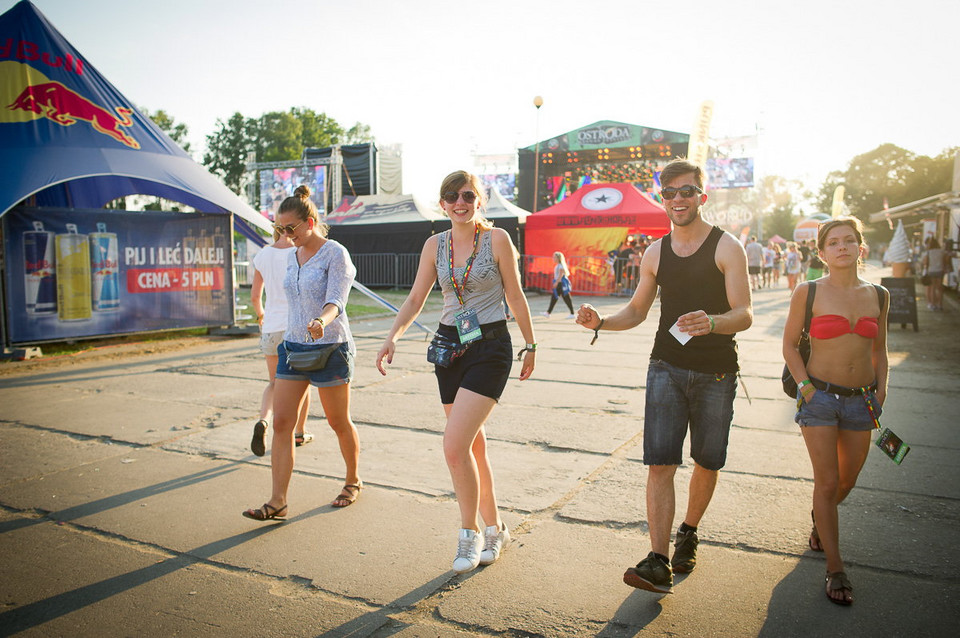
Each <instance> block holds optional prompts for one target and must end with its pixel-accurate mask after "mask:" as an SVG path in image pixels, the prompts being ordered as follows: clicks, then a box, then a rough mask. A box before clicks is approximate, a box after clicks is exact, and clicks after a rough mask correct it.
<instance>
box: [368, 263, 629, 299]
mask: <svg viewBox="0 0 960 638" xmlns="http://www.w3.org/2000/svg"><path fill="white" fill-rule="evenodd" d="M351 258H352V259H353V263H354V265H355V266H356V267H357V281H359V282H360V283H362V284H363V285H365V286H370V287H375V288H410V287H411V286H413V282H414V279H416V276H417V266H418V264H419V261H420V255H419V254H418V253H405V254H395V253H368V254H357V255H351ZM519 265H520V277H521V281H522V284H523V287H524V289H525V290H540V291H542V292H545V293H550V292H551V291H552V289H553V285H552V284H553V267H554V261H553V257H552V256H546V257H543V256H535V255H521V256H520V264H519ZM567 266H568V267H569V268H570V283H571V289H572V294H574V295H578V294H579V295H622V296H629V295H632V294H633V290H634V288H635V287H636V283H637V276H638V274H639V272H640V267H639V261H638V260H635V259H634V260H630V259H620V258H609V259H608V258H603V257H570V258H568V259H567Z"/></svg>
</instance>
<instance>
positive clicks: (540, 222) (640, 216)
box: [524, 184, 670, 293]
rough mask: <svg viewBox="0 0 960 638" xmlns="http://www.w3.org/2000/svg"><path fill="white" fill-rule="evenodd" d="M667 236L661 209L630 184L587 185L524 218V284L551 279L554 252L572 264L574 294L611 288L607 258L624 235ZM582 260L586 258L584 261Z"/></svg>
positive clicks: (535, 284)
mask: <svg viewBox="0 0 960 638" xmlns="http://www.w3.org/2000/svg"><path fill="white" fill-rule="evenodd" d="M668 232H670V218H669V217H667V213H666V211H664V209H663V206H661V205H660V204H659V203H657V202H655V201H654V200H653V199H651V198H650V197H649V196H648V195H646V194H644V193H641V192H640V191H639V190H638V189H637V188H636V187H634V186H633V185H631V184H587V185H586V186H583V187H582V188H580V189H579V190H577V192H575V193H574V194H573V195H571V196H570V197H567V198H566V199H564V200H563V201H561V202H560V203H558V204H554V205H553V206H551V207H549V208H546V209H544V210H542V211H539V212H537V213H534V214H532V215H530V216H529V217H527V222H526V229H525V231H524V241H525V244H524V254H525V255H526V258H527V261H526V263H525V274H526V282H527V286H528V287H540V288H542V287H543V286H542V285H540V284H539V283H537V282H542V281H543V280H544V278H545V277H547V287H549V279H550V278H552V276H553V253H554V252H555V251H560V252H562V253H563V254H564V255H565V256H566V257H567V261H568V263H570V264H571V269H572V270H574V272H572V276H573V279H572V283H573V288H574V290H575V291H580V292H589V291H595V292H598V293H603V292H607V291H609V290H611V289H612V286H613V282H614V273H613V269H612V268H611V265H610V264H609V263H608V261H607V259H608V257H607V255H608V253H609V252H610V251H611V250H615V249H616V248H618V247H619V246H620V244H621V243H622V242H623V240H624V239H625V238H626V237H627V236H628V235H634V236H639V235H648V236H651V237H661V236H663V235H665V234H666V233H668ZM583 258H586V259H583Z"/></svg>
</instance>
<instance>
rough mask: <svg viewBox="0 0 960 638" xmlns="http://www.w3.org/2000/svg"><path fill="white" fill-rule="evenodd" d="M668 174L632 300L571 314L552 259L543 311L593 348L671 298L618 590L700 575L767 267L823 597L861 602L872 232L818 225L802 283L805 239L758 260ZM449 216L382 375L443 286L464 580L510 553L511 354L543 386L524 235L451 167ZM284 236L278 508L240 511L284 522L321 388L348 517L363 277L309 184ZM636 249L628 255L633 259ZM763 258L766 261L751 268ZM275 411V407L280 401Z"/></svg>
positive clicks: (265, 269)
mask: <svg viewBox="0 0 960 638" xmlns="http://www.w3.org/2000/svg"><path fill="white" fill-rule="evenodd" d="M660 181H661V184H662V186H661V189H660V195H661V197H662V199H663V202H664V205H665V209H666V213H667V215H668V216H669V218H670V221H671V222H672V225H673V228H672V231H671V232H670V233H668V234H667V235H665V236H663V237H662V238H660V239H657V240H655V241H653V240H650V239H649V238H640V239H639V240H638V239H636V238H634V237H628V238H627V240H626V241H625V242H624V243H623V245H622V246H621V247H620V248H619V249H618V250H617V251H616V257H615V259H616V261H617V263H622V267H621V268H620V269H619V271H618V273H617V280H618V282H621V281H623V282H626V284H628V285H630V286H631V287H632V288H633V289H634V290H633V293H632V296H631V298H630V299H629V301H628V302H627V303H626V305H625V306H624V307H623V308H622V309H620V310H618V311H617V312H614V313H612V314H609V315H606V316H603V315H601V314H600V313H599V312H598V311H597V310H596V309H595V308H594V307H593V306H592V305H590V304H582V305H581V306H580V307H579V309H578V310H577V311H576V312H575V311H574V308H573V303H572V300H571V298H570V296H569V293H570V282H569V278H570V271H569V268H568V266H567V263H566V258H565V256H564V255H563V254H562V253H560V252H557V253H555V254H554V264H555V268H554V277H553V295H552V297H551V303H550V307H549V309H548V310H547V313H546V314H547V315H549V314H550V313H551V312H552V311H553V309H554V306H555V305H556V303H557V301H558V299H559V298H561V297H562V298H563V299H564V303H565V304H566V305H567V308H568V310H569V311H570V314H571V315H574V316H575V318H576V322H577V323H578V324H579V325H581V326H583V327H584V328H585V329H588V330H590V331H592V332H593V340H592V341H591V343H594V342H596V340H597V338H598V337H599V335H600V332H601V331H622V330H629V329H631V328H633V327H635V326H637V325H639V324H640V323H642V322H643V321H645V320H646V318H647V316H648V314H649V312H650V309H651V307H652V306H653V303H654V302H655V301H656V300H657V299H658V298H659V299H660V304H661V312H660V318H659V325H658V328H657V332H656V336H655V338H654V343H653V349H652V352H651V355H650V363H649V367H648V373H647V380H646V386H645V387H646V391H645V392H646V394H645V413H644V422H643V463H644V464H645V465H646V466H647V472H648V477H647V482H646V494H645V498H646V506H647V521H648V523H649V535H650V551H649V552H648V553H647V555H646V556H645V557H644V558H642V560H640V561H639V562H638V563H637V564H636V565H635V566H632V567H629V568H627V569H626V571H625V573H624V575H623V581H624V582H625V583H626V584H627V585H630V586H632V587H636V588H640V589H645V590H649V591H653V592H659V593H669V592H671V591H672V587H673V575H674V573H689V572H691V571H693V570H694V568H695V567H696V565H697V548H698V545H699V533H700V531H699V526H700V524H701V521H702V520H703V517H704V515H705V514H706V511H707V508H708V506H709V504H710V501H711V499H712V497H713V493H714V489H715V487H716V485H717V482H718V480H719V473H720V470H721V469H722V468H723V466H724V464H725V462H726V456H727V444H728V440H729V432H730V427H731V423H732V419H733V401H734V397H735V396H736V392H737V381H738V377H739V371H740V365H739V361H738V354H737V343H736V334H737V333H739V332H742V331H744V330H746V329H748V328H749V327H750V326H751V324H752V322H753V309H752V308H753V306H752V292H751V289H753V290H756V289H758V288H760V287H762V286H764V285H768V286H769V285H775V282H776V281H777V279H778V277H777V276H776V275H772V272H771V276H770V277H769V278H767V277H765V276H764V275H765V271H773V270H776V269H777V268H778V267H779V266H778V264H782V266H783V268H784V272H785V274H786V276H787V277H788V280H789V281H790V288H791V290H792V291H793V293H792V300H791V304H790V311H789V316H788V318H787V322H786V326H785V329H784V334H783V356H784V359H785V361H786V363H787V365H788V367H789V372H790V374H791V375H792V377H793V378H794V380H795V381H796V383H797V390H796V396H795V399H796V401H797V412H796V417H795V421H796V422H797V424H798V425H799V427H800V432H801V433H802V435H803V438H804V441H805V442H806V446H807V451H808V454H809V457H810V461H811V464H812V466H813V472H814V486H813V494H812V499H811V500H812V508H811V509H812V512H811V516H812V517H813V522H814V527H813V530H812V531H811V534H810V537H809V539H807V542H808V543H809V546H810V548H811V549H812V550H814V551H823V552H824V554H825V557H826V576H825V581H823V583H824V584H822V585H821V586H822V587H824V591H825V593H826V596H827V598H828V599H829V600H830V601H831V602H834V603H837V604H841V605H849V604H851V603H852V601H853V586H852V584H851V581H850V578H849V577H848V576H847V574H846V572H845V568H844V564H843V561H842V558H841V556H840V550H839V545H840V540H839V532H838V529H839V528H838V524H837V518H838V513H837V505H838V504H839V503H840V502H842V501H843V500H844V499H845V498H846V496H847V495H848V494H849V493H850V490H851V489H852V488H853V486H854V484H855V483H856V480H857V476H858V474H859V472H860V469H861V468H862V466H863V462H864V460H865V458H866V452H867V449H868V446H869V440H870V432H871V431H872V430H873V429H875V428H877V427H879V421H878V418H879V416H880V414H881V411H882V406H883V403H884V402H885V400H886V397H887V366H888V364H887V350H886V313H887V307H888V295H887V293H886V291H885V290H884V289H883V288H881V287H880V286H874V285H872V284H870V283H868V282H866V281H864V280H862V279H861V278H860V274H859V269H858V266H859V263H860V258H861V257H862V255H863V250H864V243H863V235H862V229H861V227H860V223H859V221H858V220H856V219H854V218H839V219H835V220H832V221H831V222H829V223H827V224H824V225H822V226H821V228H820V231H819V234H818V237H817V240H816V241H815V246H813V247H812V250H811V247H810V246H807V248H808V253H814V254H815V255H816V256H817V258H818V259H819V260H821V261H822V262H823V266H821V268H823V269H824V272H826V275H825V276H823V277H820V278H817V279H816V281H815V282H814V281H812V280H811V281H809V282H806V283H804V282H802V281H801V277H800V272H801V269H802V268H803V266H804V264H805V265H806V267H807V268H808V269H809V268H810V267H811V263H812V262H811V260H810V258H809V256H808V258H807V261H806V262H805V261H804V258H803V256H802V254H801V252H800V249H799V247H798V246H797V245H795V244H794V245H788V247H787V250H786V251H785V253H778V251H777V249H776V248H775V247H772V246H769V247H768V248H769V251H770V252H769V253H768V252H766V250H767V249H763V248H761V247H760V246H759V245H757V246H756V247H755V248H752V247H751V246H753V245H754V244H756V241H755V240H752V241H750V242H748V244H747V246H746V247H744V245H742V244H741V242H740V241H739V240H738V239H737V238H735V237H734V236H733V235H731V234H730V233H728V232H725V231H723V230H722V229H721V228H719V227H717V226H713V225H711V224H710V223H708V222H707V221H705V220H704V219H703V218H702V216H701V214H700V213H701V207H702V206H703V205H704V204H705V203H706V201H707V194H706V193H705V192H704V185H703V171H702V169H701V167H699V166H698V165H696V164H693V163H691V162H689V161H687V160H683V159H677V160H673V161H671V162H670V163H668V164H667V166H666V167H664V169H663V171H662V172H661V178H660ZM439 204H440V206H441V207H442V209H443V212H444V213H445V214H446V215H447V217H449V218H450V220H451V228H450V230H447V231H444V232H442V233H440V234H437V235H433V236H431V237H430V238H429V239H427V241H426V242H425V243H424V246H423V249H422V251H421V254H420V261H419V266H418V270H417V275H416V280H415V282H414V284H413V287H412V288H411V290H410V293H409V295H408V296H407V298H406V300H405V301H404V303H403V304H402V306H401V307H400V309H399V311H398V313H397V316H396V318H395V320H394V322H393V325H392V327H391V328H390V330H389V331H388V333H387V335H386V338H385V339H384V342H383V344H382V346H381V347H380V349H379V350H378V352H377V353H376V357H375V361H374V364H375V365H376V367H377V369H378V370H379V371H380V373H381V374H384V375H386V374H387V373H388V369H389V366H390V365H391V364H392V363H393V362H394V359H395V357H396V356H397V349H396V345H397V342H398V341H399V339H400V338H401V337H402V336H403V334H404V333H405V332H406V330H407V329H408V328H409V327H410V325H411V324H412V323H413V322H414V320H415V319H416V318H417V317H418V316H419V314H420V313H421V311H422V309H423V307H424V304H425V302H426V299H427V297H428V295H429V293H430V291H431V289H432V288H433V287H434V285H435V284H436V283H437V282H439V284H440V288H441V290H442V296H443V308H442V312H441V317H440V321H439V325H438V327H437V330H436V333H435V335H434V338H433V340H432V341H431V343H430V345H429V346H428V347H427V353H426V355H427V360H428V361H430V362H431V363H433V364H434V373H435V376H436V380H437V386H438V393H439V398H440V405H441V407H442V410H443V414H444V416H445V419H446V422H445V426H444V434H443V454H444V458H445V461H446V465H447V468H448V470H449V473H450V477H451V481H452V483H453V489H454V493H455V496H456V502H457V506H458V509H459V519H460V520H459V528H458V531H457V537H456V552H455V556H454V560H453V565H452V567H453V570H454V571H456V572H458V573H464V572H468V571H470V570H473V569H475V568H477V567H478V566H479V565H490V564H492V563H494V562H495V561H497V560H498V558H499V557H500V555H501V553H502V552H503V551H504V550H505V549H506V548H507V547H508V545H509V543H510V531H509V529H508V528H507V525H506V524H505V523H504V522H503V519H502V518H501V516H500V511H499V507H498V503H497V497H496V489H495V480H494V471H493V463H492V460H491V458H490V451H489V448H488V446H487V437H486V431H485V424H486V422H487V419H488V418H489V416H490V414H491V413H492V411H493V409H494V408H495V406H496V405H497V403H498V401H499V399H500V396H501V394H502V393H503V391H504V388H505V387H506V385H507V383H508V382H509V379H510V375H511V370H512V363H513V361H514V359H516V360H518V361H520V371H519V380H520V381H521V382H522V381H525V380H527V379H529V378H530V377H531V375H532V374H533V372H534V369H535V365H536V357H537V341H536V336H535V333H534V323H533V321H532V319H531V313H530V308H529V306H528V304H527V300H526V298H525V296H524V293H523V290H522V288H521V284H520V273H519V270H518V266H517V260H518V257H519V255H518V253H517V250H516V248H515V247H514V245H513V243H512V241H511V239H510V236H509V235H508V234H507V233H506V232H504V231H503V230H501V229H498V228H495V227H494V226H493V225H492V224H491V223H490V222H489V221H488V220H487V219H486V218H485V217H484V214H483V210H484V204H485V194H484V189H483V188H482V185H481V183H480V180H479V179H478V178H477V177H476V176H475V175H472V174H470V173H467V172H465V171H456V172H454V173H451V174H450V175H448V176H447V177H446V178H444V180H443V181H442V183H441V186H440V189H439ZM275 227H276V230H277V232H278V237H277V243H276V244H275V246H274V248H275V254H274V255H273V256H271V258H270V260H269V261H270V262H271V263H272V262H276V264H273V265H271V266H267V263H268V260H267V259H266V258H264V259H262V260H260V261H258V262H257V268H258V273H261V277H262V278H263V281H264V285H265V287H266V288H267V304H266V309H267V312H266V313H264V312H263V308H262V307H261V305H260V299H259V289H258V291H257V293H258V295H257V297H258V298H257V300H256V301H255V308H256V310H257V314H258V317H259V316H264V323H263V331H264V338H263V340H262V343H263V345H262V348H263V351H264V354H265V355H266V356H267V357H268V358H267V362H268V365H275V366H276V369H275V371H274V372H273V375H272V389H271V393H272V401H273V405H272V412H273V424H272V427H273V437H272V444H271V470H272V471H271V486H270V497H269V499H268V500H267V501H266V502H265V503H264V504H263V505H262V506H261V507H259V508H255V509H248V510H246V511H244V512H243V515H244V516H246V517H248V518H252V519H255V520H258V521H268V520H274V519H282V518H284V517H285V516H286V515H287V514H288V511H289V505H288V503H287V491H288V487H289V483H290V480H291V476H292V471H293V464H294V449H295V447H296V438H295V433H296V431H297V428H298V427H302V422H301V417H302V415H303V410H304V409H305V406H306V405H307V401H308V390H309V387H310V386H311V385H312V386H314V387H316V388H317V390H318V394H319V398H320V402H321V404H322V406H323V410H324V413H325V415H326V418H327V421H328V423H329V425H330V427H331V429H332V430H333V431H334V433H335V434H336V437H337V439H338V444H339V448H340V452H341V455H342V457H343V460H344V467H345V470H344V486H343V488H342V490H341V492H340V493H339V494H338V495H337V496H336V497H335V498H334V500H333V502H332V505H333V506H335V507H345V506H348V505H351V504H352V503H354V502H356V500H357V498H358V496H359V495H360V492H361V489H362V487H363V483H362V481H361V479H360V475H359V457H360V442H359V436H358V433H357V429H356V427H355V426H354V424H353V422H352V420H351V418H350V410H349V408H350V384H351V381H352V378H353V371H354V355H355V352H356V347H355V345H354V342H353V337H352V334H351V332H350V326H349V322H348V320H347V316H346V313H345V310H346V300H347V295H348V293H349V290H350V286H351V284H352V282H353V278H354V276H355V274H356V269H355V268H354V267H353V264H352V262H351V260H350V256H349V254H348V253H347V251H346V250H345V249H344V248H343V246H341V245H340V244H338V243H337V242H335V241H333V240H330V239H328V238H327V237H326V229H325V227H324V225H323V224H322V223H321V222H320V220H319V218H318V216H317V214H316V208H315V207H314V206H313V205H312V203H311V202H310V200H309V190H308V189H304V190H301V189H298V192H297V194H296V195H295V196H293V197H290V198H287V199H286V200H284V202H283V203H282V204H281V206H280V207H279V209H278V213H277V221H276V225H275ZM288 244H289V245H288ZM758 249H759V250H758ZM624 253H628V255H627V256H626V258H624V256H623V255H624ZM778 254H779V257H778ZM634 255H635V257H636V258H635V260H634V259H633V256H634ZM757 255H759V266H754V265H753V264H754V262H755V261H756V259H755V257H756V256H757ZM791 255H793V257H791ZM931 258H932V259H935V255H932V256H931ZM621 260H622V261H621ZM277 264H279V266H278V265H277ZM933 267H934V266H931V269H932V268H933ZM758 268H759V270H756V269H758ZM278 272H283V277H282V293H281V292H278V291H277V286H276V284H268V281H276V280H277V279H278V274H277V273H278ZM810 278H811V277H810V276H809V275H808V279H810ZM281 294H282V295H285V302H286V307H287V311H286V314H287V319H286V326H285V329H282V328H281V327H279V326H280V324H279V323H276V322H272V321H268V316H269V311H270V310H271V305H273V304H276V305H279V304H280V303H281V300H280V296H281ZM814 295H815V297H814ZM808 300H809V301H810V304H808V303H807V302H808ZM808 305H809V306H810V307H811V312H812V321H811V322H810V329H809V337H810V342H811V354H810V356H809V358H805V357H803V356H802V355H801V354H800V350H799V349H798V342H800V340H801V333H802V332H803V331H804V325H805V324H804V312H805V309H806V308H807V306H808ZM508 310H509V312H510V314H511V315H512V317H513V318H514V319H515V321H516V327H517V329H518V330H519V332H520V334H521V335H522V337H523V340H524V346H523V347H522V348H521V349H519V352H518V353H517V354H516V356H514V348H513V344H512V341H511V335H510V331H509V330H508V328H507V311H508ZM851 318H852V319H851ZM281 329H282V338H279V337H278V336H277V332H279V331H281ZM271 349H273V350H271ZM274 353H275V354H274ZM264 403H265V404H266V403H268V400H267V394H266V393H265V395H264ZM269 414H270V411H269V410H267V409H264V410H263V411H261V415H260V417H261V418H260V419H259V420H258V421H257V423H256V424H255V426H254V438H253V440H252V443H251V449H252V451H253V452H254V453H255V454H258V455H262V454H264V449H263V448H264V447H265V441H264V431H265V430H266V427H267V426H268V423H267V419H268V417H269ZM298 424H299V425H298ZM688 431H689V436H690V456H691V457H692V460H693V473H692V476H691V478H690V484H689V490H688V497H687V503H686V508H685V509H684V512H683V516H682V519H681V523H680V525H679V527H678V528H676V532H675V534H674V533H673V531H672V530H673V526H674V522H675V520H674V519H675V511H676V502H675V500H676V499H675V488H674V483H675V478H676V473H677V469H678V468H679V466H680V465H681V464H682V463H683V448H684V440H685V439H686V438H687V433H688ZM671 540H672V541H673V552H672V555H670V545H671Z"/></svg>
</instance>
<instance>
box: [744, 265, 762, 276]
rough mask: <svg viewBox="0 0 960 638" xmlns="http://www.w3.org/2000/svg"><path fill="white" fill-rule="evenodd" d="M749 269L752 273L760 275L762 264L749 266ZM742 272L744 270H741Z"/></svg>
mask: <svg viewBox="0 0 960 638" xmlns="http://www.w3.org/2000/svg"><path fill="white" fill-rule="evenodd" d="M747 271H748V272H749V273H750V274H751V275H759V274H760V266H747ZM741 272H743V271H741Z"/></svg>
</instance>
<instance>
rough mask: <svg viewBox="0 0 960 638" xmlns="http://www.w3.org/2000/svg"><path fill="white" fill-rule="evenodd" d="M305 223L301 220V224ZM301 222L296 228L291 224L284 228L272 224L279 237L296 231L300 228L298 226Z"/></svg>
mask: <svg viewBox="0 0 960 638" xmlns="http://www.w3.org/2000/svg"><path fill="white" fill-rule="evenodd" d="M305 221H307V220H303V222H305ZM303 222H300V223H299V224H297V225H296V226H294V225H293V224H287V225H286V226H282V225H277V224H274V225H273V227H274V228H276V229H277V232H278V233H280V234H281V235H292V234H293V233H295V232H296V231H297V229H298V228H300V226H302V225H303Z"/></svg>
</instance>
